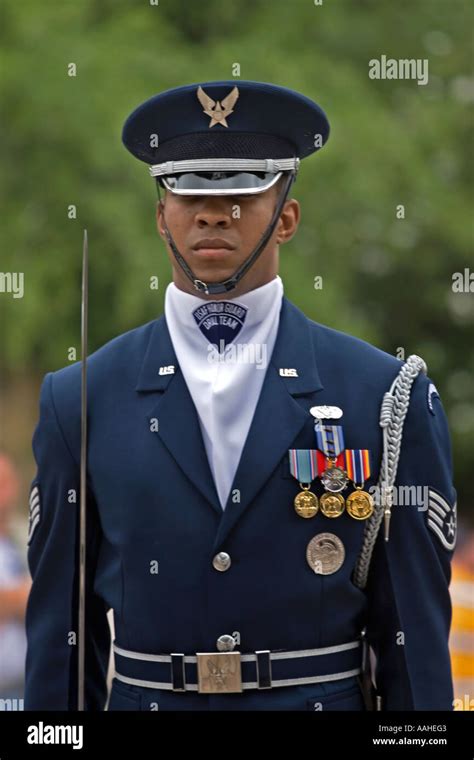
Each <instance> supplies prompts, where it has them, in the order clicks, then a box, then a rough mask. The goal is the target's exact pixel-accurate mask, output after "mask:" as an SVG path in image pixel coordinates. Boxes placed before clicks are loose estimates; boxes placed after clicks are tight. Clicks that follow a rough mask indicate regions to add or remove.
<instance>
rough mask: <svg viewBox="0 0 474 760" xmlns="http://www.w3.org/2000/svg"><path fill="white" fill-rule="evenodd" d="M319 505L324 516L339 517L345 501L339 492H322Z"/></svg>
mask: <svg viewBox="0 0 474 760" xmlns="http://www.w3.org/2000/svg"><path fill="white" fill-rule="evenodd" d="M319 506H320V509H321V512H322V513H323V515H324V516H325V517H340V516H341V515H342V514H343V512H344V509H345V508H346V502H345V501H344V497H343V496H341V494H340V493H323V495H322V496H321V498H320V499H319Z"/></svg>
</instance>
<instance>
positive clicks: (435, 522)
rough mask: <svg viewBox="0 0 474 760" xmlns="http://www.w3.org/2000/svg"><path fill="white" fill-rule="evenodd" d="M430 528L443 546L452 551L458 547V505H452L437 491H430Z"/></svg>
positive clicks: (428, 515)
mask: <svg viewBox="0 0 474 760" xmlns="http://www.w3.org/2000/svg"><path fill="white" fill-rule="evenodd" d="M427 519H428V527H429V528H430V529H431V530H432V531H433V533H434V534H435V536H436V537H437V538H438V539H439V541H440V542H441V545H442V546H443V547H444V548H445V549H448V551H452V550H453V549H454V547H455V545H456V527H457V510H456V503H455V504H454V505H453V506H451V504H450V503H449V502H448V501H446V499H445V498H444V497H443V496H441V495H440V494H439V493H438V492H437V491H435V490H434V489H432V488H430V489H429V490H428V513H427Z"/></svg>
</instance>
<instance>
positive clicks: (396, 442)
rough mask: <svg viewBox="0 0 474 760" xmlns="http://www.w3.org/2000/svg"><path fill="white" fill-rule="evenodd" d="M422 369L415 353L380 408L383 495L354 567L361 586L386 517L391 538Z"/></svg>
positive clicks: (379, 489) (379, 490)
mask: <svg viewBox="0 0 474 760" xmlns="http://www.w3.org/2000/svg"><path fill="white" fill-rule="evenodd" d="M420 372H424V373H425V374H426V372H427V367H426V364H425V362H424V361H423V359H421V357H419V356H417V355H416V354H412V355H411V356H409V357H408V359H407V361H406V362H405V364H404V365H403V366H402V368H401V369H400V372H399V373H398V375H397V376H396V378H395V380H394V381H393V383H392V385H391V386H390V390H389V391H387V393H385V395H384V397H383V401H382V406H381V408H380V420H379V424H380V427H381V428H382V430H383V454H382V466H381V468H380V477H379V480H378V483H377V494H380V499H377V500H376V505H375V510H374V514H373V515H372V517H370V518H369V520H367V523H366V526H365V531H364V539H363V542H362V549H361V551H360V554H359V557H358V558H357V562H356V566H355V570H354V576H353V580H354V583H355V585H356V586H358V587H359V588H361V589H364V588H365V587H366V585H367V578H368V574H369V567H370V560H371V558H372V553H373V550H374V546H375V541H376V539H377V535H378V532H379V529H380V526H381V524H382V520H383V522H384V534H385V541H388V539H389V529H390V517H391V509H392V502H393V486H394V484H395V479H396V477H397V470H398V460H399V458H400V449H401V445H402V437H403V425H404V423H405V417H406V415H407V412H408V407H409V404H410V394H411V389H412V385H413V383H414V382H415V380H416V378H417V377H418V375H419V374H420Z"/></svg>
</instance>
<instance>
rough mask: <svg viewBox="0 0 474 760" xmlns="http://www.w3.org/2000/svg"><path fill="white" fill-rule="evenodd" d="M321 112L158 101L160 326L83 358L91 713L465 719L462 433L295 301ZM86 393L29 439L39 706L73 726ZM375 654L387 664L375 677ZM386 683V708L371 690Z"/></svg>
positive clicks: (373, 354) (147, 149)
mask: <svg viewBox="0 0 474 760" xmlns="http://www.w3.org/2000/svg"><path fill="white" fill-rule="evenodd" d="M328 134H329V127H328V122H327V119H326V116H325V114H324V113H323V111H322V110H321V108H320V107H319V106H318V105H316V104H315V103H314V102H313V101H311V100H309V99H308V98H306V97H304V96H303V95H300V94H298V93H296V92H293V91H290V90H287V89H285V88H281V87H277V86H274V85H270V84H263V83H258V82H244V81H238V82H237V83H236V82H208V83H203V84H201V85H190V86H186V87H181V88H178V89H175V90H169V91H167V92H164V93H161V94H159V95H157V96H155V97H154V98H151V99H150V100H148V101H147V102H146V103H144V104H143V105H141V106H140V107H139V108H138V109H137V110H136V111H134V112H133V113H132V114H131V116H130V117H129V119H128V120H127V122H126V124H125V127H124V133H123V139H124V143H125V145H126V147H127V148H128V149H129V150H130V151H131V152H132V154H134V155H135V156H136V157H137V158H139V159H140V160H142V161H144V162H146V163H147V164H149V166H150V173H151V175H152V176H153V177H155V178H156V181H157V185H158V189H159V193H160V202H159V205H158V213H157V222H158V229H159V233H160V235H161V236H162V238H163V240H164V241H165V245H166V250H167V253H168V255H169V258H170V260H171V263H172V271H173V282H172V283H170V284H169V285H168V287H167V290H166V297H165V313H164V315H163V316H161V317H160V318H158V319H154V320H153V321H152V322H150V323H149V324H146V325H144V326H142V327H139V328H138V329H135V330H132V331H131V332H128V333H126V334H125V335H121V336H119V337H118V338H116V339H114V340H112V341H111V342H110V343H108V344H107V345H105V346H104V347H102V348H101V349H100V350H98V351H97V352H95V353H94V354H93V355H92V356H91V357H89V359H88V363H87V372H88V430H89V433H88V470H87V552H86V576H85V605H86V626H85V709H87V710H102V709H104V705H105V702H106V670H107V664H108V658H109V651H110V644H111V642H110V634H109V627H108V624H107V618H106V614H107V611H108V610H109V609H112V610H113V615H114V628H115V642H114V655H115V675H114V680H113V685H112V691H111V695H110V703H109V709H110V710H157V709H158V710H160V711H162V710H204V711H205V710H311V711H314V710H316V711H318V710H363V709H370V708H371V707H372V706H373V703H372V697H373V696H374V694H375V693H376V699H375V704H376V706H377V708H378V709H382V710H449V709H451V705H452V686H451V674H450V662H449V653H448V643H447V642H448V632H449V623H450V602H449V593H448V584H449V577H450V559H451V554H452V550H453V548H454V542H455V531H456V504H455V491H454V488H453V485H452V474H451V454H450V443H449V434H448V430H447V425H446V419H445V415H444V412H443V409H442V406H441V402H440V399H439V396H438V394H437V392H436V388H435V386H434V385H433V383H431V381H430V380H429V379H428V378H427V377H426V367H425V365H424V362H423V361H422V360H421V359H419V357H416V356H412V357H409V359H408V360H407V361H406V362H400V361H399V360H398V359H395V358H394V357H392V356H390V355H388V354H386V353H384V352H382V351H380V350H378V349H376V348H374V347H373V346H371V345H369V344H367V343H365V342H363V341H361V340H358V339H356V338H353V337H351V336H349V335H345V334H343V333H340V332H337V331H335V330H333V329H330V328H328V327H325V326H323V325H320V324H317V323H315V322H313V321H311V320H309V319H308V318H307V317H306V316H305V315H304V314H303V313H302V312H301V311H300V310H299V309H298V308H297V307H296V306H295V305H294V304H292V303H291V302H290V301H288V300H287V299H286V298H285V296H284V295H283V283H282V281H281V279H280V278H279V276H278V274H277V272H278V251H279V246H280V245H282V244H283V243H285V242H286V241H287V240H289V239H290V238H291V237H292V236H293V235H294V233H295V231H296V229H297V225H298V220H299V207H298V204H297V202H296V201H295V200H291V199H290V200H289V199H288V193H289V190H290V187H291V184H292V182H293V181H294V179H295V176H296V173H297V171H298V168H299V163H300V160H301V159H303V158H305V157H306V156H308V155H310V154H311V153H314V152H315V151H316V150H318V149H319V148H320V147H321V146H323V145H324V143H325V142H326V140H327V137H328ZM80 375H81V366H80V364H75V365H73V366H70V367H66V368H65V369H62V370H60V371H58V372H54V373H50V374H48V375H47V376H46V378H45V380H44V382H43V386H42V390H41V411H40V420H39V423H38V427H37V429H36V432H35V435H34V452H35V457H36V461H37V465H38V471H37V474H36V477H35V479H34V481H33V484H32V497H31V499H30V503H31V504H32V510H31V525H30V536H29V564H30V569H31V573H32V577H33V586H32V591H31V595H30V599H29V605H28V613H27V634H28V656H27V668H26V700H25V706H26V709H50V710H54V709H57V710H74V709H76V707H77V631H78V611H77V609H78V594H79V591H78V587H79V578H78V573H79V569H78V568H79V564H78V556H77V554H78V540H79V515H78V503H79V499H78V498H77V494H78V490H79V467H80V443H81V440H80V428H81V417H80V387H81V385H80V382H81V380H80ZM368 645H370V647H371V649H372V656H371V657H370V658H369V657H368ZM370 661H371V662H372V663H375V666H374V667H373V671H374V672H373V674H372V676H373V678H374V679H375V682H376V692H374V691H373V689H372V688H371V687H370V686H369V678H368V675H369V674H368V671H369V669H370Z"/></svg>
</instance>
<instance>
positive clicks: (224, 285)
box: [158, 172, 296, 295]
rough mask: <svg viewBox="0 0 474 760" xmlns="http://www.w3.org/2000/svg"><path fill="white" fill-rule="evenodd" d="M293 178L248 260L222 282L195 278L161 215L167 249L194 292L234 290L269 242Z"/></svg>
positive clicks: (289, 174)
mask: <svg viewBox="0 0 474 760" xmlns="http://www.w3.org/2000/svg"><path fill="white" fill-rule="evenodd" d="M295 176H296V175H295V173H294V172H289V173H288V176H287V177H286V180H285V183H284V185H283V187H282V190H281V192H280V195H279V198H278V202H277V205H276V207H275V211H274V212H273V216H272V218H271V221H270V224H269V225H268V227H267V229H266V230H265V232H264V233H263V235H262V237H261V238H260V240H259V242H258V243H257V246H256V248H254V250H253V251H252V253H251V254H250V256H248V258H247V259H246V260H245V261H244V263H243V264H242V265H241V266H240V267H239V268H238V269H237V271H236V272H234V274H233V275H232V277H229V279H228V280H224V281H223V282H210V283H206V282H203V281H202V280H199V279H198V278H197V277H196V275H195V274H194V273H193V271H192V269H191V268H190V267H189V266H188V265H187V263H186V262H185V260H184V259H183V257H182V256H181V254H180V252H179V251H178V248H177V246H176V243H175V242H174V240H173V238H172V237H171V232H170V231H169V229H168V225H167V224H166V221H165V217H164V214H163V228H164V232H165V235H166V239H167V241H168V244H169V247H170V248H171V250H172V251H173V254H174V257H175V259H176V261H177V262H178V264H179V265H180V267H181V269H182V270H183V272H184V273H185V275H186V276H187V277H188V279H190V280H191V282H192V283H193V285H194V287H195V288H196V290H199V291H201V292H204V293H206V294H208V295H214V294H218V293H228V292H229V291H230V290H233V289H234V288H235V286H236V285H237V283H238V282H240V280H241V279H242V277H243V276H244V275H245V273H246V272H247V271H248V270H249V269H250V267H251V266H253V264H255V262H256V260H257V259H258V257H259V256H260V254H261V253H262V251H263V249H264V248H265V246H266V244H267V243H268V241H269V240H270V238H271V236H272V234H273V232H274V230H275V227H276V225H277V223H278V220H279V218H280V214H281V212H282V209H283V206H284V205H285V201H286V199H287V196H288V193H289V191H290V187H291V184H292V182H293V180H294V179H295ZM158 192H159V191H158Z"/></svg>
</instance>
